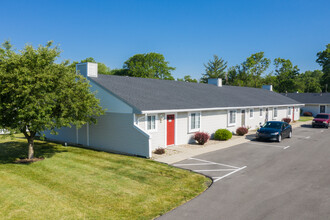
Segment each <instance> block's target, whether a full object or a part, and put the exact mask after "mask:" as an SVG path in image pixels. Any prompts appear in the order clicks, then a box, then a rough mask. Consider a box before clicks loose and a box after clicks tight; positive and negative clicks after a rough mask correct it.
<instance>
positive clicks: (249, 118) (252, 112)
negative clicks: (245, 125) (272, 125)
mask: <svg viewBox="0 0 330 220" xmlns="http://www.w3.org/2000/svg"><path fill="white" fill-rule="evenodd" d="M251 110H252V117H251ZM253 118H254V109H253V108H250V109H249V119H253Z"/></svg>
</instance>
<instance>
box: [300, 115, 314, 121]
mask: <svg viewBox="0 0 330 220" xmlns="http://www.w3.org/2000/svg"><path fill="white" fill-rule="evenodd" d="M311 120H313V116H300V119H299V120H298V121H311Z"/></svg>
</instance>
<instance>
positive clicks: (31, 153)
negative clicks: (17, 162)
mask: <svg viewBox="0 0 330 220" xmlns="http://www.w3.org/2000/svg"><path fill="white" fill-rule="evenodd" d="M28 143H29V154H28V155H29V156H28V159H33V157H34V149H33V147H34V139H33V138H29V140H28Z"/></svg>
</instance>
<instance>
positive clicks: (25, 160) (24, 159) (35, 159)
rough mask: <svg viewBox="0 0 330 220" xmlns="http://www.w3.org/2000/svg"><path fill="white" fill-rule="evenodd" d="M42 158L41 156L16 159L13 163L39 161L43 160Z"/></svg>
mask: <svg viewBox="0 0 330 220" xmlns="http://www.w3.org/2000/svg"><path fill="white" fill-rule="evenodd" d="M44 159H45V158H43V157H41V158H33V159H27V158H23V159H18V160H16V161H15V162H14V163H21V164H28V163H34V162H38V161H41V160H44Z"/></svg>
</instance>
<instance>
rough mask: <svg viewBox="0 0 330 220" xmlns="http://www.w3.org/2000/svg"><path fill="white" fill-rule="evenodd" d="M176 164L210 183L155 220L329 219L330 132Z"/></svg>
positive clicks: (300, 132)
mask: <svg viewBox="0 0 330 220" xmlns="http://www.w3.org/2000/svg"><path fill="white" fill-rule="evenodd" d="M175 166H178V167H181V168H185V169H190V170H194V171H195V172H199V173H203V174H205V175H207V176H210V177H211V178H212V179H213V182H214V183H213V185H212V186H211V187H210V188H209V189H208V190H206V191H205V192H204V193H203V194H201V195H200V196H198V197H197V198H195V199H193V200H191V201H189V202H187V203H186V204H184V205H182V206H180V207H178V208H176V209H175V210H173V211H171V212H169V213H167V214H165V215H163V216H161V217H160V218H159V219H329V218H330V208H329V207H330V187H329V186H330V171H329V170H330V169H329V167H330V129H322V128H311V127H309V126H306V127H300V128H296V129H294V130H293V137H292V138H291V139H283V140H282V142H281V143H277V142H258V141H250V142H248V143H244V144H240V145H236V146H233V147H230V148H226V149H223V150H218V151H215V152H211V153H207V154H203V155H199V156H197V157H194V158H190V159H187V160H184V161H180V162H178V163H176V164H175Z"/></svg>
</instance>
